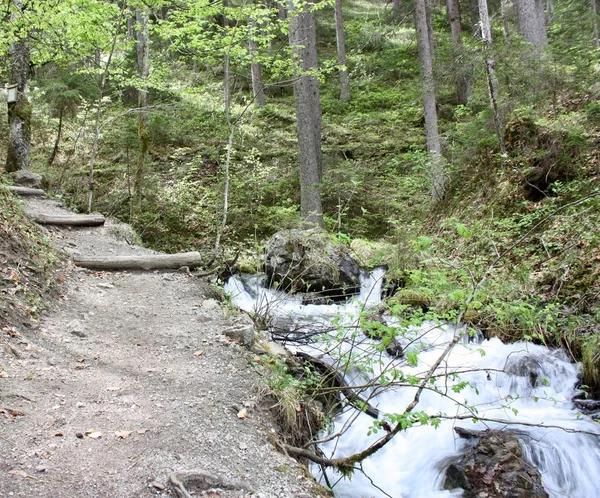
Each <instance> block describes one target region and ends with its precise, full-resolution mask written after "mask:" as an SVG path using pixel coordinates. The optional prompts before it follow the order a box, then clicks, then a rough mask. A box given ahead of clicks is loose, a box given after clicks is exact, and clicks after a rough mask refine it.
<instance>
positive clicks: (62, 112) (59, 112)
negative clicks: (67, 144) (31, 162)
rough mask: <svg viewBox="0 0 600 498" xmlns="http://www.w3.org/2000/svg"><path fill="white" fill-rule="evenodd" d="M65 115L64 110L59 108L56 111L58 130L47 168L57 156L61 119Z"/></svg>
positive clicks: (61, 125) (60, 135)
mask: <svg viewBox="0 0 600 498" xmlns="http://www.w3.org/2000/svg"><path fill="white" fill-rule="evenodd" d="M64 115H65V108H64V107H63V106H61V107H60V108H59V109H58V130H57V132H56V140H54V147H53V148H52V153H51V154H50V157H49V158H48V166H52V163H53V162H54V160H55V159H56V156H57V155H58V147H59V146H60V139H61V137H62V127H63V118H64Z"/></svg>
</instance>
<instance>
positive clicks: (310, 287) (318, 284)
mask: <svg viewBox="0 0 600 498" xmlns="http://www.w3.org/2000/svg"><path fill="white" fill-rule="evenodd" d="M265 270H266V273H267V276H268V277H269V281H270V282H271V283H272V284H273V285H275V284H277V286H278V288H280V289H284V290H287V291H296V292H307V293H315V292H316V293H318V294H319V295H321V296H326V297H329V298H331V299H334V300H343V299H345V298H346V297H348V296H350V295H354V294H357V293H358V292H359V290H360V283H359V279H360V268H359V266H358V263H357V262H356V261H355V259H354V258H353V257H352V255H351V253H350V248H349V247H347V246H345V245H343V244H334V243H333V241H332V240H331V238H330V237H329V235H328V234H326V233H325V232H323V231H322V230H318V229H312V230H285V231H282V232H277V233H276V234H275V235H273V236H272V237H271V239H270V240H269V243H268V245H267V256H266V263H265Z"/></svg>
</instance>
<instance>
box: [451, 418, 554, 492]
mask: <svg viewBox="0 0 600 498" xmlns="http://www.w3.org/2000/svg"><path fill="white" fill-rule="evenodd" d="M455 431H456V432H457V433H458V435H459V436H461V437H463V438H467V439H469V440H471V442H472V445H471V446H470V448H468V449H467V451H466V452H465V453H464V455H463V457H462V458H461V460H460V461H459V462H458V463H454V464H452V465H450V466H449V467H448V469H447V471H446V480H445V482H444V488H445V489H455V488H462V489H464V493H463V495H462V496H463V498H548V493H546V491H545V490H544V488H543V486H542V477H541V475H540V473H539V472H538V470H537V469H536V468H535V467H533V466H532V465H531V464H530V463H528V462H526V461H525V459H524V457H523V451H522V449H521V443H520V442H519V439H518V438H517V436H516V435H515V434H514V433H512V432H507V431H498V430H491V429H490V430H485V431H471V430H468V429H462V428H460V427H457V428H455Z"/></svg>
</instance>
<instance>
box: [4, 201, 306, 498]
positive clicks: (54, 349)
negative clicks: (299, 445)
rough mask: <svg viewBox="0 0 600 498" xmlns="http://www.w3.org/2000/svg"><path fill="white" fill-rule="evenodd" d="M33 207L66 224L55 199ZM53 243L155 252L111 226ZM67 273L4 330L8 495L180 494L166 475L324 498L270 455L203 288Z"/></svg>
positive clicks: (194, 283)
mask: <svg viewBox="0 0 600 498" xmlns="http://www.w3.org/2000/svg"><path fill="white" fill-rule="evenodd" d="M27 209H28V210H30V211H43V212H46V213H49V212H53V213H58V212H63V213H64V210H62V208H61V207H60V206H59V205H58V204H57V203H56V201H52V200H39V201H31V202H30V203H29V205H28V207H27ZM46 235H47V237H49V238H50V239H51V240H52V243H53V244H54V245H55V246H57V247H58V248H59V250H60V251H61V252H62V251H64V252H67V253H70V254H77V253H82V254H91V255H110V254H112V255H117V254H118V255H125V254H140V253H144V252H149V251H148V250H146V249H142V248H139V247H136V246H133V245H130V244H128V243H127V241H126V239H127V234H126V233H124V232H123V230H122V227H121V228H120V227H119V226H114V225H113V226H111V225H110V224H108V226H105V227H103V228H94V229H88V228H82V229H51V230H50V231H47V232H46ZM66 273H67V274H66V276H65V277H64V282H63V284H62V287H61V288H60V293H61V295H60V297H59V299H58V303H57V304H56V305H55V306H53V307H54V309H53V311H51V312H50V313H48V314H46V315H45V316H43V317H42V318H41V319H40V320H39V321H38V323H37V324H36V323H34V322H32V324H31V326H30V327H22V326H20V325H19V326H15V327H9V326H7V325H5V326H4V331H3V332H2V334H3V342H4V343H5V344H4V346H5V348H4V350H3V351H1V352H0V365H1V367H2V368H1V369H0V371H1V372H2V378H0V452H1V453H2V455H3V458H2V462H1V463H0V490H2V493H1V494H2V496H15V497H31V496H36V497H39V498H42V497H53V498H56V497H75V496H77V497H80V498H81V497H100V496H111V497H115V498H117V497H134V496H135V497H145V496H172V493H173V491H172V490H171V489H170V488H169V486H168V485H167V479H168V476H169V475H170V474H171V473H172V472H179V471H192V470H193V471H197V470H202V471H206V472H208V473H209V474H211V475H213V476H215V478H216V479H220V478H226V479H229V480H232V479H233V480H236V481H239V482H242V483H244V484H245V486H246V487H247V489H248V491H246V492H233V491H228V492H222V493H221V494H214V495H211V496H250V495H254V494H255V493H258V494H259V495H260V496H263V497H292V496H296V497H301V496H304V497H306V496H316V495H317V494H318V491H317V490H316V487H315V486H314V481H312V479H311V478H307V477H305V475H304V470H303V468H302V467H301V466H299V465H298V464H297V462H296V461H295V460H292V459H290V458H289V457H286V456H285V455H282V454H280V453H278V452H277V451H276V450H275V449H274V447H273V446H272V445H271V444H270V443H269V441H268V439H269V435H271V437H272V436H273V435H274V432H275V431H276V426H275V424H274V421H273V417H272V415H271V412H269V411H268V406H267V405H265V400H264V399H261V398H260V396H259V395H258V393H257V392H256V390H255V389H254V386H255V385H256V384H257V382H258V373H257V372H256V371H255V370H254V368H253V367H252V365H251V363H250V361H249V356H250V355H249V353H248V351H247V350H245V349H243V348H241V347H240V346H238V345H237V344H235V343H233V342H232V341H231V340H229V339H227V338H226V337H225V336H224V335H223V328H224V327H225V326H227V325H228V320H227V318H226V317H225V314H224V312H223V310H222V309H221V306H220V305H219V303H218V302H217V301H215V300H214V299H209V298H207V295H208V294H209V293H210V289H209V288H208V286H207V285H206V284H204V283H202V282H201V281H200V280H199V279H197V278H195V277H193V276H191V275H189V274H188V273H185V272H115V273H103V272H93V271H88V270H83V269H77V268H74V267H69V268H68V270H67V272H66ZM24 284H25V282H24ZM3 296H6V292H4V293H3ZM40 296H43V291H41V293H40ZM5 305H7V300H6V299H5V300H4V303H3V307H4V308H6V307H7V306H5ZM9 331H10V333H8V332H9ZM244 409H245V410H246V413H247V415H248V416H247V418H243V417H242V418H240V417H239V413H240V411H241V410H244ZM313 488H314V490H313ZM311 490H313V491H311Z"/></svg>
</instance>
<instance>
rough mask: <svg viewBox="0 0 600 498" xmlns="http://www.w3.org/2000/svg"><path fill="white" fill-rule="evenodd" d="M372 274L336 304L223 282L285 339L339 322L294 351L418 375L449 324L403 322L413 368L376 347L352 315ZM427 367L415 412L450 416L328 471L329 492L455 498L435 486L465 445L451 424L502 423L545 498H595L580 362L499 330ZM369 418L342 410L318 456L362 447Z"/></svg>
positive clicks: (384, 397)
mask: <svg viewBox="0 0 600 498" xmlns="http://www.w3.org/2000/svg"><path fill="white" fill-rule="evenodd" d="M382 278H383V271H382V270H376V271H375V272H373V274H371V275H365V276H364V278H363V280H364V282H363V285H362V290H361V294H360V296H358V297H357V298H355V299H353V300H351V301H349V302H347V303H343V304H338V305H302V303H301V299H300V298H299V297H296V296H289V295H286V294H284V293H282V292H278V291H275V290H271V289H265V288H264V287H263V286H262V285H261V284H262V283H263V280H262V279H261V278H260V277H256V276H254V277H249V278H246V279H243V278H239V277H237V276H236V277H232V278H231V279H230V280H229V282H228V283H227V284H226V285H225V291H226V292H227V293H228V294H229V295H231V297H232V299H233V303H234V304H235V305H237V306H238V307H240V308H241V309H243V310H245V311H247V312H258V313H261V314H263V315H268V316H269V317H270V319H271V323H273V324H277V327H280V326H282V325H284V326H286V327H288V328H289V329H291V330H293V329H296V330H297V334H296V335H295V336H293V337H296V338H299V337H300V336H301V334H307V332H310V330H311V329H312V328H314V329H317V330H325V329H327V330H329V332H330V335H331V336H334V335H336V334H338V335H337V336H336V337H338V338H339V337H340V335H339V334H340V332H339V331H340V330H346V332H345V333H344V339H343V340H341V341H337V340H336V341H333V340H332V341H325V343H323V342H320V343H314V342H313V343H310V344H307V343H306V341H304V342H302V341H301V342H302V344H300V343H296V344H293V343H292V344H288V347H289V348H290V349H292V350H293V349H296V350H300V349H301V350H303V351H305V352H310V353H311V354H312V355H314V356H319V357H321V358H322V359H323V360H325V361H328V362H334V361H336V357H338V356H340V355H348V354H350V353H352V355H353V356H352V358H353V360H352V362H353V365H358V364H359V363H360V362H361V361H365V358H367V357H368V358H369V360H368V362H366V363H365V364H367V365H368V366H370V367H371V368H372V372H371V373H370V374H369V376H370V377H372V378H374V377H375V376H377V375H378V374H381V373H382V372H383V373H386V372H387V373H388V375H391V372H392V371H393V370H397V371H401V372H402V375H404V376H405V377H408V376H410V375H414V376H419V375H420V376H422V375H423V374H424V373H425V372H427V370H428V369H429V368H430V366H431V365H433V364H434V362H435V361H436V360H437V359H438V358H439V356H440V354H441V352H442V351H443V350H444V348H445V347H446V345H447V344H448V343H449V342H450V341H451V340H452V338H453V337H454V334H455V329H454V328H453V327H450V326H436V325H434V324H431V323H429V324H424V325H423V326H422V327H421V328H419V329H414V330H409V331H405V332H404V334H403V338H402V339H401V342H402V344H403V346H404V347H405V353H406V355H405V357H408V356H410V353H411V352H415V353H418V363H417V364H416V365H414V366H410V365H409V364H408V362H407V361H406V360H405V359H393V358H391V357H389V356H388V355H387V354H386V353H384V352H380V351H379V350H377V349H376V348H375V344H376V342H375V341H372V340H370V339H367V338H365V337H364V336H363V335H362V334H361V333H360V331H358V330H357V327H355V326H352V325H353V324H354V325H356V324H357V321H356V320H357V318H356V317H357V314H358V313H359V312H361V311H362V310H364V309H365V308H368V307H369V306H373V305H375V304H376V303H378V302H379V296H380V293H381V287H380V286H381V280H382ZM332 321H335V326H332V325H331V324H332ZM308 335H310V334H308ZM288 338H289V337H288ZM333 344H336V345H335V346H334V345H333ZM436 373H439V376H437V377H435V379H436V380H435V387H436V388H437V391H438V392H434V390H433V389H428V390H425V391H424V392H423V394H422V395H421V397H420V401H419V404H418V406H417V407H416V409H415V410H414V411H415V412H417V411H418V412H421V411H422V412H425V413H427V414H429V415H431V416H433V415H439V414H442V415H444V416H447V417H454V418H453V419H448V420H442V422H441V424H440V426H439V427H438V428H437V429H436V428H433V427H432V426H430V425H427V426H414V427H411V428H409V429H408V430H406V431H403V432H401V433H400V434H398V435H397V436H396V437H395V438H394V439H393V440H392V441H391V442H390V443H389V444H388V445H387V446H385V447H384V448H383V449H381V450H379V451H378V452H377V453H376V454H375V455H373V456H371V457H370V458H368V459H367V460H365V461H364V462H363V465H362V469H363V471H364V474H363V473H361V472H355V473H354V474H353V476H352V479H351V480H349V479H340V476H339V475H335V474H333V473H331V472H330V471H328V472H329V473H328V480H329V482H330V483H332V484H333V483H337V484H336V485H335V487H334V493H335V495H336V496H337V497H345V498H346V497H347V498H361V497H377V498H379V497H385V496H392V497H394V498H441V497H460V496H462V490H460V489H454V490H444V489H443V484H444V476H445V469H446V468H447V466H448V465H449V464H450V463H452V462H456V461H457V460H458V459H459V455H460V454H461V450H462V449H463V448H464V445H465V444H466V443H465V441H464V440H463V439H461V438H459V437H458V436H457V435H456V433H455V432H454V430H453V429H454V427H455V426H460V427H464V428H468V429H474V430H483V429H486V428H496V429H503V428H507V427H508V428H509V429H510V430H512V431H514V432H516V433H518V436H519V440H520V441H521V444H522V447H523V454H524V455H525V457H526V458H527V460H528V461H529V462H530V463H532V464H533V465H535V466H536V467H537V468H538V470H539V472H540V474H541V476H542V482H543V485H544V488H545V489H546V491H547V492H548V494H549V496H550V497H551V498H599V497H600V477H599V476H600V425H599V424H598V423H596V422H594V421H592V420H591V419H590V418H589V417H587V416H582V415H580V414H579V413H578V411H577V410H576V409H574V407H573V403H572V401H571V398H572V397H573V395H574V394H575V385H576V383H577V376H578V373H579V366H578V365H576V364H573V363H571V362H570V361H569V360H568V358H567V356H566V355H565V354H564V353H563V352H561V351H552V350H549V349H548V348H545V347H543V346H538V345H535V344H531V343H526V342H519V343H515V344H503V343H502V342H501V341H500V340H498V339H490V340H484V341H482V342H479V343H461V344H458V345H456V346H455V347H454V348H453V350H452V351H451V353H450V354H449V356H448V357H447V358H446V359H445V360H444V361H443V362H442V364H441V365H440V367H439V368H438V370H437V371H436ZM453 373H455V374H457V375H451V374H453ZM347 377H348V380H349V383H350V384H351V383H352V381H354V383H355V384H360V383H361V382H360V380H361V379H362V380H366V374H364V373H363V371H362V370H360V371H359V370H358V369H353V368H350V369H349V371H348V376H347ZM359 378H360V379H359ZM396 379H398V377H396ZM357 380H359V382H357ZM463 382H467V383H468V384H467V385H465V386H464V388H463V389H459V388H458V385H459V383H463ZM398 383H402V382H398ZM404 383H405V384H406V382H404ZM429 386H430V387H434V385H433V384H430V385H429ZM452 387H455V389H456V391H458V392H455V391H454V390H453V389H452ZM440 391H441V392H442V393H444V395H442V394H440V393H439V392H440ZM415 392H416V388H415V387H399V386H398V387H392V388H388V389H382V390H379V391H377V392H374V391H373V390H371V391H370V394H371V397H370V399H369V402H370V404H371V405H372V406H374V407H376V408H377V409H378V410H379V411H380V413H382V414H386V413H402V412H403V411H404V409H405V407H406V406H407V405H408V404H409V403H410V402H411V401H412V399H413V397H414V395H415ZM466 407H468V408H466ZM473 410H476V412H477V416H478V417H479V418H480V419H488V421H486V422H481V421H479V422H477V423H473V421H472V418H473V417H472V416H473V413H474V412H473ZM380 417H381V416H380ZM373 422H374V419H373V418H371V417H369V416H368V415H366V414H364V413H361V412H359V411H358V410H356V409H354V408H352V407H348V408H347V409H345V410H344V411H343V413H341V414H340V415H339V416H338V417H337V418H336V420H335V421H334V424H333V427H331V429H330V431H331V433H338V432H341V431H345V432H344V434H343V435H342V436H341V437H340V438H336V439H334V440H332V441H330V442H328V443H326V444H323V445H321V446H320V448H321V450H322V451H323V452H324V454H325V455H326V456H332V455H335V456H336V457H341V456H346V455H350V454H352V453H355V452H357V451H360V450H362V449H364V448H366V447H367V446H368V445H369V444H370V443H372V442H374V441H376V440H377V439H378V438H379V437H381V435H382V431H381V430H380V431H379V433H378V434H374V435H371V436H367V433H368V432H369V428H370V427H372V425H373ZM551 426H556V428H555V427H551ZM573 430H574V431H576V432H571V431H573ZM588 433H590V434H588ZM312 470H313V473H314V474H315V476H317V478H322V474H321V473H320V472H321V471H320V469H319V468H318V467H317V466H314V468H313V469H312ZM365 476H368V478H367V477H365ZM338 481H339V482H338ZM371 481H372V482H371ZM323 484H324V482H323ZM373 484H374V485H373Z"/></svg>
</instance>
